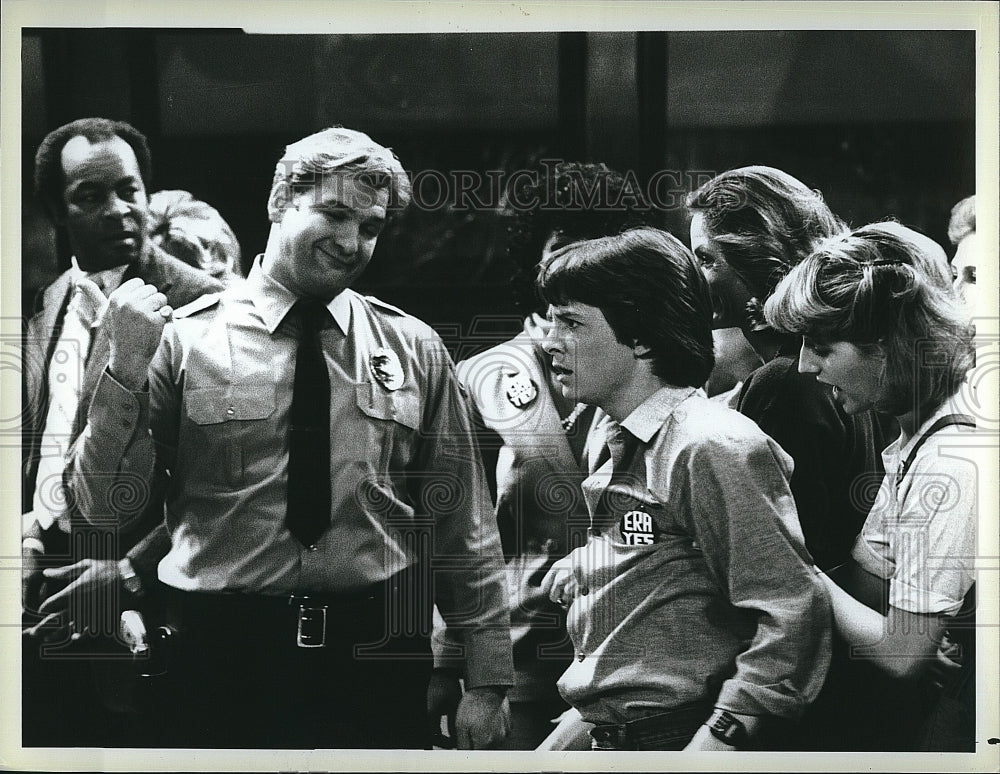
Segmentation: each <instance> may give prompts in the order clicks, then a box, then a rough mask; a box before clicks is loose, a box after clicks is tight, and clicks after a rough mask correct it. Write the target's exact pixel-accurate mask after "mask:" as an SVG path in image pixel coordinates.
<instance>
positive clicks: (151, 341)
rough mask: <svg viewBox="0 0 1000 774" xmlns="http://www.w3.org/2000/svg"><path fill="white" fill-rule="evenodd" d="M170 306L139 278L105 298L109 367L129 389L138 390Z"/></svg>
mask: <svg viewBox="0 0 1000 774" xmlns="http://www.w3.org/2000/svg"><path fill="white" fill-rule="evenodd" d="M172 314H173V309H172V308H171V307H170V306H169V305H168V304H167V297H166V296H165V295H163V293H160V292H159V291H158V290H157V289H156V288H155V287H154V286H153V285H147V284H146V283H145V282H143V281H142V280H141V279H139V278H138V277H133V278H132V279H130V280H129V281H128V282H125V283H123V284H122V285H121V286H120V287H119V288H118V289H117V290H115V292H114V293H112V294H111V295H110V296H109V297H108V310H107V312H106V313H105V317H104V322H105V325H106V326H107V330H108V335H109V338H110V349H111V355H110V358H109V361H108V370H109V371H110V372H111V374H112V376H114V378H115V379H116V380H118V381H119V382H121V384H122V385H123V386H125V387H127V388H128V389H130V390H141V389H142V387H143V385H145V383H146V370H147V369H148V368H149V363H150V361H151V360H152V359H153V353H154V352H156V347H157V346H158V345H159V343H160V336H161V334H162V333H163V326H164V325H165V324H166V322H167V320H169V319H171V315H172Z"/></svg>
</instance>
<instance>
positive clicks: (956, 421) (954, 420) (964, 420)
mask: <svg viewBox="0 0 1000 774" xmlns="http://www.w3.org/2000/svg"><path fill="white" fill-rule="evenodd" d="M951 425H964V426H966V427H975V426H976V420H975V419H973V418H972V417H970V416H969V415H968V414H948V415H947V416H943V417H941V418H940V419H939V420H938V421H937V422H935V423H934V424H933V425H931V426H930V427H928V428H927V432H926V433H924V434H923V435H922V436H920V438H919V439H917V442H916V443H915V444H914V445H913V448H912V449H910V454H909V456H908V457H907V458H906V462H904V463H903V467H902V468H900V470H899V475H898V476H897V477H896V481H897V482H899V481H902V480H903V478H904V476H906V474H907V473H908V472H909V470H910V466H911V465H913V460H914V459H916V457H917V452H918V451H920V447H921V446H923V445H924V441H926V440H927V439H928V438H930V437H931V436H932V435H934V433H936V432H937V431H938V430H941V429H943V428H945V427H949V426H951Z"/></svg>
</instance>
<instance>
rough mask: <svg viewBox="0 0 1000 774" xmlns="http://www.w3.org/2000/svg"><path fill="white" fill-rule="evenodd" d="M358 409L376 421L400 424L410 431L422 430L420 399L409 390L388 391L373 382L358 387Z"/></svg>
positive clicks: (363, 383)
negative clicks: (382, 420) (381, 420)
mask: <svg viewBox="0 0 1000 774" xmlns="http://www.w3.org/2000/svg"><path fill="white" fill-rule="evenodd" d="M355 397H356V398H357V403H358V408H359V409H361V411H362V412H363V413H365V414H367V415H368V416H370V417H372V418H374V419H384V420H386V421H390V422H398V423H399V424H401V425H403V426H404V427H408V428H409V429H410V430H419V429H420V398H419V397H418V396H417V394H416V393H415V392H410V391H409V390H386V389H384V388H382V387H381V386H376V385H374V384H372V383H371V382H362V383H361V384H359V385H357V388H356V396H355Z"/></svg>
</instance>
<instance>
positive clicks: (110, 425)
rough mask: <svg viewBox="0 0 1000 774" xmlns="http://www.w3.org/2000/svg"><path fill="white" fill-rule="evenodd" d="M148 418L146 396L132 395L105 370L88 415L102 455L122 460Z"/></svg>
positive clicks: (147, 396) (98, 383)
mask: <svg viewBox="0 0 1000 774" xmlns="http://www.w3.org/2000/svg"><path fill="white" fill-rule="evenodd" d="M148 416H149V393H148V392H132V391H131V390H130V389H128V388H127V387H125V385H123V384H122V383H121V382H119V381H117V380H116V379H115V378H114V377H113V376H112V375H111V372H110V371H108V370H107V369H105V370H104V373H103V374H101V378H100V379H99V380H98V382H97V389H96V390H95V391H94V398H93V400H92V401H91V403H90V411H89V413H88V415H87V419H88V421H89V422H90V424H92V425H94V426H96V427H99V428H100V432H101V441H102V445H103V446H104V447H105V448H104V450H103V453H104V454H106V455H108V457H110V458H114V459H116V460H117V459H119V458H121V457H122V456H123V455H124V453H125V448H126V446H127V445H128V443H129V441H130V440H131V439H132V436H133V434H134V433H135V432H136V429H137V428H138V427H141V426H143V420H144V419H145V418H146V417H148ZM147 424H148V423H147ZM116 467H117V466H116ZM112 469H113V468H112Z"/></svg>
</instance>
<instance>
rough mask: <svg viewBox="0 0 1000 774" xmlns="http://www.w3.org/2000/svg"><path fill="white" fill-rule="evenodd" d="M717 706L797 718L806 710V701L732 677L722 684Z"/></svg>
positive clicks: (743, 712) (742, 711)
mask: <svg viewBox="0 0 1000 774" xmlns="http://www.w3.org/2000/svg"><path fill="white" fill-rule="evenodd" d="M715 706H716V707H718V708H719V709H724V710H729V711H730V712H736V713H739V714H742V715H773V716H774V717H779V718H789V719H790V720H797V719H798V718H800V717H801V716H802V713H803V712H804V711H805V708H806V702H805V701H804V699H803V698H802V697H800V696H796V695H789V694H788V693H780V692H778V691H775V690H773V689H771V688H768V687H767V686H763V685H757V684H755V683H748V682H746V681H744V680H737V679H731V680H726V682H724V683H723V684H722V690H721V691H719V698H718V699H716V701H715Z"/></svg>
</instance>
